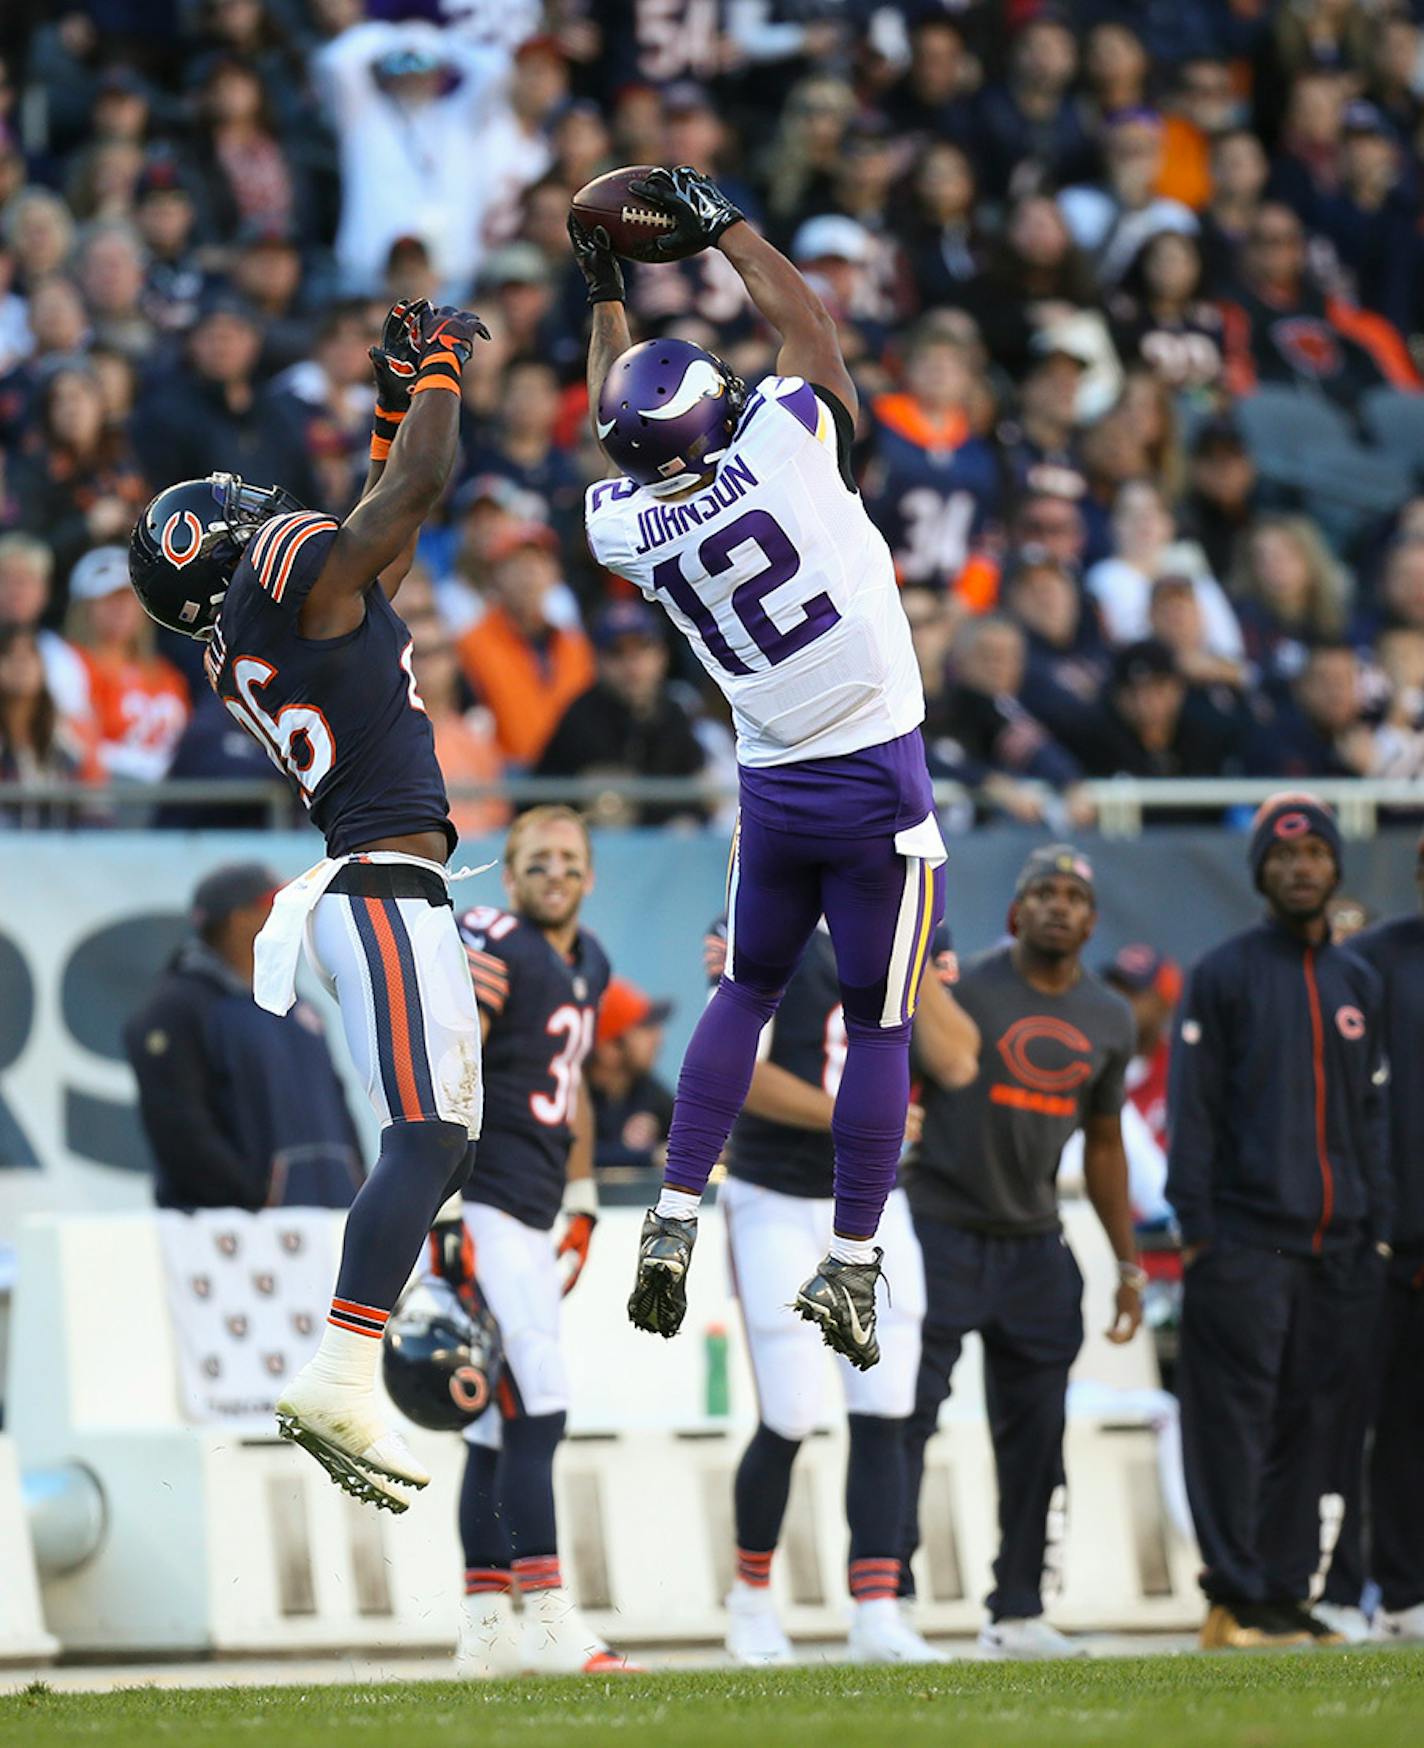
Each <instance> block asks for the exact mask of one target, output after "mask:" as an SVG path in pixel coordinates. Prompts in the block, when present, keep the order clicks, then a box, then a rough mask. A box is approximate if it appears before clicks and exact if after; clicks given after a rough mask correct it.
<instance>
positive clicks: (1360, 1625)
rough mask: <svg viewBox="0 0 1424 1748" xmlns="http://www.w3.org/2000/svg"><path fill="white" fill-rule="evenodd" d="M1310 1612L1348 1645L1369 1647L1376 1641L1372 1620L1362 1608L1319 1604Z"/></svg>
mask: <svg viewBox="0 0 1424 1748" xmlns="http://www.w3.org/2000/svg"><path fill="white" fill-rule="evenodd" d="M1310 1612H1311V1613H1312V1614H1313V1615H1314V1616H1315V1618H1316V1620H1318V1621H1324V1622H1325V1624H1326V1626H1327V1627H1329V1628H1330V1630H1331V1632H1332V1633H1338V1634H1339V1635H1340V1637H1341V1639H1342V1640H1343V1641H1344V1642H1345V1644H1347V1645H1368V1644H1370V1643H1371V1642H1372V1641H1373V1639H1374V1636H1375V1634H1374V1629H1373V1628H1372V1627H1371V1625H1370V1618H1369V1616H1368V1615H1367V1614H1366V1613H1365V1611H1364V1610H1363V1609H1362V1608H1352V1607H1351V1606H1350V1605H1349V1604H1348V1603H1344V1602H1317V1603H1316V1604H1315V1605H1314V1606H1313V1607H1312V1608H1311V1611H1310Z"/></svg>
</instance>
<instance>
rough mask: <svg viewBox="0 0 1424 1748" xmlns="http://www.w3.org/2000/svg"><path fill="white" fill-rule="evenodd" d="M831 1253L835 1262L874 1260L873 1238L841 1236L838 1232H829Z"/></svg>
mask: <svg viewBox="0 0 1424 1748" xmlns="http://www.w3.org/2000/svg"><path fill="white" fill-rule="evenodd" d="M831 1255H832V1256H833V1257H834V1258H835V1259H836V1261H837V1262H874V1261H875V1240H874V1239H873V1238H842V1237H841V1235H840V1233H839V1232H833V1233H832V1234H831Z"/></svg>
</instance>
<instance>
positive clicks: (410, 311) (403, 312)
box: [370, 297, 430, 413]
mask: <svg viewBox="0 0 1424 1748" xmlns="http://www.w3.org/2000/svg"><path fill="white" fill-rule="evenodd" d="M429 308H430V305H429V304H428V303H427V302H426V301H425V299H424V298H423V297H420V298H416V299H414V300H413V301H412V302H406V301H405V300H404V299H402V301H401V302H400V303H396V304H392V305H391V307H390V309H389V310H388V311H387V313H386V319H385V322H384V324H383V325H382V327H381V338H380V343H379V344H378V345H375V346H372V347H371V349H370V359H371V369H372V370H373V371H374V372H375V377H376V406H377V408H378V409H379V411H381V412H383V413H404V412H405V411H406V410H407V409H408V408H409V406H410V390H411V385H412V384H413V383H414V381H415V373H416V370H417V369H418V367H419V363H420V354H419V352H418V351H417V350H416V348H415V346H414V345H413V344H412V341H411V337H410V336H411V326H410V324H411V320H412V318H413V319H414V321H415V323H416V325H417V328H418V326H419V323H420V320H421V317H422V313H423V312H424V311H425V310H428V309H429Z"/></svg>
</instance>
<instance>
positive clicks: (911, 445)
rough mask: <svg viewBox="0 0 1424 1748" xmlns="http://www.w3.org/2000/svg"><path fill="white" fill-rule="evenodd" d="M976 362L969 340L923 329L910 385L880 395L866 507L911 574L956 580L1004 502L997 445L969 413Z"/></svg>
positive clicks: (911, 579) (917, 579) (924, 579)
mask: <svg viewBox="0 0 1424 1748" xmlns="http://www.w3.org/2000/svg"><path fill="white" fill-rule="evenodd" d="M971 397H972V377H971V361H970V358H969V356H968V354H967V352H966V349H965V347H964V346H963V345H961V344H960V343H959V342H957V341H955V340H953V339H951V338H949V337H948V336H947V335H945V334H943V333H941V332H937V331H936V330H934V329H928V328H923V327H922V328H921V329H919V330H917V332H916V335H915V336H914V338H913V339H912V341H911V344H910V351H909V356H908V358H907V360H906V365H905V387H904V390H903V391H897V392H895V393H891V394H883V395H877V396H876V398H875V400H874V402H873V405H872V414H873V418H874V430H873V436H872V458H871V461H870V464H869V467H868V469H867V471H866V476H865V479H864V482H863V489H864V492H865V498H866V505H867V507H868V509H869V511H870V514H871V515H872V516H873V517H874V518H875V520H876V523H877V525H878V526H879V527H880V529H881V531H882V532H883V533H884V535H885V538H886V540H887V541H889V543H890V550H891V552H892V553H893V554H894V557H895V566H896V569H897V571H898V573H899V575H900V577H901V579H902V580H903V581H904V582H907V583H934V584H936V585H937V586H939V587H941V588H944V587H952V586H953V584H954V582H955V579H956V578H957V577H958V576H959V573H960V572H961V571H962V570H963V568H964V566H965V563H966V561H967V560H968V557H969V554H970V552H971V550H972V548H973V545H974V543H975V541H976V540H977V539H978V538H979V536H980V535H981V534H982V532H983V530H984V527H985V524H986V522H987V521H988V519H989V518H990V517H992V516H993V515H994V514H995V513H996V510H997V507H998V496H999V489H1000V487H999V470H998V465H997V463H996V461H995V458H994V453H993V451H992V449H990V447H989V445H988V444H987V443H986V442H984V440H983V439H982V438H980V437H976V436H975V435H974V432H973V430H972V428H971V425H970V421H969V412H968V408H969V406H970V404H971Z"/></svg>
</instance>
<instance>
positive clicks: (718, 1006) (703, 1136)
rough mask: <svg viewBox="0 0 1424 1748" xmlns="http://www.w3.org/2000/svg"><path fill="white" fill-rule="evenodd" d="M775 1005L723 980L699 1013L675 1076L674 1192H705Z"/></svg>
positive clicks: (667, 1179)
mask: <svg viewBox="0 0 1424 1748" xmlns="http://www.w3.org/2000/svg"><path fill="white" fill-rule="evenodd" d="M776 1003H777V997H776V996H774V995H766V994H763V993H761V992H759V991H757V990H754V989H748V988H746V987H745V986H744V985H743V984H740V983H729V982H728V981H727V979H726V978H725V977H724V978H723V979H722V981H721V982H720V983H719V984H718V985H717V990H716V993H715V994H714V995H713V997H712V999H711V1001H710V1002H708V1004H707V1006H706V1007H705V1008H704V1009H703V1010H702V1018H701V1019H700V1020H699V1021H698V1022H697V1030H696V1031H695V1032H694V1033H693V1034H692V1041H691V1042H690V1043H689V1044H688V1046H687V1054H686V1055H685V1056H684V1057H683V1059H682V1073H681V1074H679V1075H678V1077H677V1102H676V1103H675V1105H674V1106H673V1113H672V1128H671V1130H670V1132H669V1134H668V1151H667V1167H666V1169H665V1170H664V1172H663V1181H664V1183H668V1184H671V1185H672V1186H673V1188H674V1189H679V1190H688V1191H690V1192H691V1193H692V1194H693V1195H694V1196H700V1195H701V1194H702V1192H703V1190H705V1189H706V1188H707V1179H708V1178H709V1177H710V1176H711V1175H712V1167H713V1166H714V1165H716V1163H717V1160H718V1158H719V1157H720V1155H721V1152H722V1149H723V1148H724V1147H725V1146H726V1145H727V1137H728V1136H729V1135H730V1134H731V1132H732V1124H733V1123H734V1122H735V1121H736V1119H737V1113H738V1112H739V1111H740V1110H741V1108H742V1105H743V1103H744V1102H745V1100H746V1096H747V1088H748V1087H749V1086H750V1085H751V1083H752V1070H753V1068H755V1067H756V1050H757V1040H758V1039H759V1038H760V1037H761V1029H762V1027H763V1026H764V1025H765V1024H766V1022H767V1021H768V1020H769V1019H770V1018H771V1016H772V1015H773V1014H774V1013H775V1012H776ZM906 1072H907V1074H908V1069H907V1070H906ZM906 1084H907V1085H908V1081H907V1083H906ZM886 1194H887V1195H888V1194H889V1192H888V1190H887V1192H886ZM882 1199H883V1198H882Z"/></svg>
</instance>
